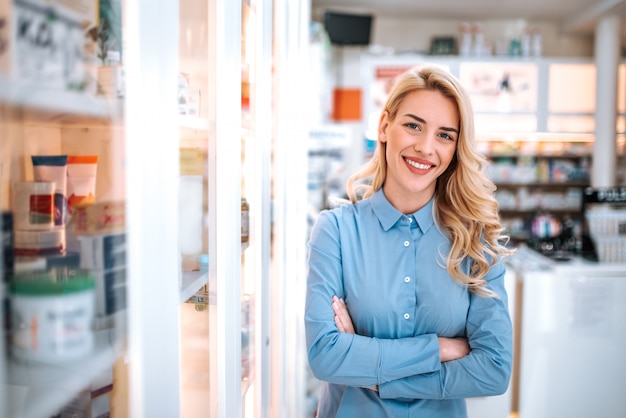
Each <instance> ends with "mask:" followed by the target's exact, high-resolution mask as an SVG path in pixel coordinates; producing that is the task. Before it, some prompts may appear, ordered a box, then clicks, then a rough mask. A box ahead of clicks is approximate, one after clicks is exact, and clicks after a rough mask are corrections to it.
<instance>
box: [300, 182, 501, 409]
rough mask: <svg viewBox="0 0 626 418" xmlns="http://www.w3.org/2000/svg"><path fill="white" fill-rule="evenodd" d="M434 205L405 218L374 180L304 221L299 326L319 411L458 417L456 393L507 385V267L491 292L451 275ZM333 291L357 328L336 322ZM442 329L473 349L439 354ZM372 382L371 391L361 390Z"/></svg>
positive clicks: (495, 275)
mask: <svg viewBox="0 0 626 418" xmlns="http://www.w3.org/2000/svg"><path fill="white" fill-rule="evenodd" d="M433 204H434V199H431V201H430V202H429V203H428V204H427V205H426V206H424V207H423V208H422V209H420V210H418V211H417V212H415V213H413V214H411V215H404V214H402V213H401V212H399V211H398V210H396V209H395V208H394V207H393V206H392V205H391V204H390V203H389V201H387V199H386V197H385V195H384V193H383V192H382V189H381V190H379V191H377V192H376V193H375V194H374V195H372V196H371V197H370V198H368V199H364V200H361V201H359V202H357V203H356V204H345V205H343V206H340V207H338V208H336V209H332V210H328V211H323V212H321V213H320V216H319V218H318V220H317V221H316V223H315V225H314V227H313V228H312V230H311V237H310V241H309V262H308V263H309V268H308V279H307V280H308V282H307V296H306V306H305V325H306V339H307V348H308V357H309V364H310V366H311V370H312V371H313V373H314V374H315V376H316V377H317V378H318V379H320V380H321V381H322V387H321V391H320V400H319V407H318V417H319V418H327V417H346V418H355V417H363V418H365V417H368V418H369V417H389V418H401V417H407V418H408V417H425V418H438V417H441V418H456V417H465V416H466V407H465V400H464V398H467V397H472V396H488V395H495V394H500V393H503V392H504V391H506V388H507V386H508V383H509V379H510V372H511V362H512V326H511V320H510V317H509V312H508V308H507V295H506V291H505V288H504V274H505V268H504V264H503V263H502V262H501V261H499V262H498V263H497V264H496V265H495V266H494V267H492V268H491V270H490V272H489V274H488V275H487V277H486V280H487V282H488V287H489V288H490V289H491V290H493V291H494V292H496V293H497V294H498V295H499V298H494V297H481V296H477V295H475V294H474V293H472V292H470V291H469V290H468V289H467V288H465V287H463V286H461V285H459V284H458V283H457V282H455V281H454V280H453V279H452V278H451V277H450V275H449V274H448V272H447V270H446V268H445V260H444V257H445V256H446V255H447V254H448V251H449V248H450V240H449V238H448V237H447V235H446V234H445V233H443V232H442V231H441V230H440V229H439V228H438V227H437V225H436V224H435V222H434V219H433ZM469 266H470V264H469V262H466V263H465V264H464V271H465V272H469ZM333 295H337V296H339V297H341V298H344V300H345V302H346V305H347V307H348V310H349V312H350V315H351V317H352V322H353V323H354V327H355V330H356V333H357V335H354V334H349V333H342V332H339V331H338V330H337V327H336V325H335V323H334V320H333V317H334V314H333V309H332V306H331V298H332V297H333ZM438 336H441V337H459V336H464V337H467V338H468V340H469V344H470V347H471V352H470V354H469V355H467V356H466V357H464V358H462V359H459V360H454V361H449V362H445V363H441V362H440V358H439V343H438V341H437V337H438ZM373 385H378V387H379V391H378V392H375V391H372V390H370V389H365V388H363V387H366V386H373Z"/></svg>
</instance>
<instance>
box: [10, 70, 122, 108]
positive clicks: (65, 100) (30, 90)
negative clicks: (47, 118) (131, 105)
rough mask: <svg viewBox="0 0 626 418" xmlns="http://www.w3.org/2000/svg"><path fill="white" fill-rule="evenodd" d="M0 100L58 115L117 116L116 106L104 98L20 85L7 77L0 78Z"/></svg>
mask: <svg viewBox="0 0 626 418" xmlns="http://www.w3.org/2000/svg"><path fill="white" fill-rule="evenodd" d="M0 101H1V102H5V103H8V104H11V105H14V106H23V107H26V108H31V109H37V110H46V111H52V112H54V113H55V114H60V115H62V114H67V113H70V114H72V115H78V116H89V117H98V118H107V117H114V116H116V115H117V110H116V108H117V105H116V104H115V103H111V102H109V101H108V100H107V99H106V98H104V97H98V96H94V95H90V94H88V93H84V92H79V91H69V90H61V89H55V88H51V87H46V86H42V85H39V84H35V83H25V82H19V81H15V80H10V79H7V78H6V77H0Z"/></svg>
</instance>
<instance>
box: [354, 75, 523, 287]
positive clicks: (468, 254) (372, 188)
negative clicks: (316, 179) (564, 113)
mask: <svg viewBox="0 0 626 418" xmlns="http://www.w3.org/2000/svg"><path fill="white" fill-rule="evenodd" d="M418 89H428V90H436V91H439V92H441V93H442V94H443V95H444V96H445V97H448V98H450V99H452V100H453V101H454V102H455V103H456V106H457V109H458V112H459V125H460V126H459V138H458V141H457V147H456V151H455V154H454V157H453V158H452V161H451V162H450V165H449V167H448V169H447V170H446V171H445V172H444V173H443V174H442V175H441V176H439V178H438V179H437V184H436V186H435V206H434V207H435V217H436V219H437V223H438V225H439V227H440V228H441V229H442V230H443V231H445V232H446V233H447V234H448V236H449V237H450V240H451V241H452V245H451V248H450V253H449V254H448V255H447V258H446V268H447V270H448V272H449V273H450V275H451V276H452V278H453V279H454V280H456V281H457V282H459V283H460V284H462V285H464V286H467V287H468V288H469V289H470V290H471V291H473V292H474V293H476V294H479V295H482V296H495V294H494V293H493V292H492V291H490V290H489V289H487V287H486V281H485V279H484V277H485V275H486V274H487V272H488V271H489V269H490V268H491V267H492V266H493V265H494V264H495V263H496V261H497V259H498V258H501V257H504V256H508V255H511V254H512V253H513V252H514V250H513V249H510V248H507V247H506V244H507V242H508V237H507V236H506V235H504V234H503V232H504V229H503V228H502V226H501V224H500V218H499V215H498V202H497V201H496V199H495V197H494V195H493V193H494V191H495V190H496V187H495V185H494V184H493V182H491V181H490V180H489V179H488V178H487V176H486V175H485V173H484V171H483V168H484V167H486V164H487V160H486V158H485V156H483V155H482V154H481V153H479V152H478V151H477V149H476V140H475V136H474V117H473V110H472V104H471V101H470V98H469V96H468V94H467V92H466V91H465V89H464V88H463V87H462V86H461V84H460V83H459V81H458V80H457V79H456V78H455V77H454V76H452V75H451V74H450V73H448V72H447V71H445V70H442V69H440V68H437V67H423V68H413V69H410V70H408V71H406V72H405V73H403V74H401V75H400V76H399V77H398V78H397V80H396V82H395V84H394V87H393V89H392V90H391V93H390V94H389V97H388V98H387V102H386V103H385V107H384V108H383V110H382V112H388V118H389V120H390V121H393V120H394V119H395V118H396V116H397V113H398V108H399V107H400V104H401V103H402V101H403V100H404V98H405V97H406V95H407V94H409V93H410V92H412V91H415V90H418ZM385 153H386V144H385V143H384V142H381V140H380V138H378V144H377V147H376V151H375V153H374V155H373V156H372V158H371V159H370V160H369V161H368V162H367V163H366V164H365V165H364V166H363V167H362V168H361V169H360V170H359V171H357V172H356V173H355V174H353V175H352V176H351V177H350V178H349V179H348V182H347V184H346V191H347V194H348V197H349V198H350V201H351V202H353V203H354V202H356V201H357V200H359V199H363V198H366V197H369V196H371V195H372V194H373V193H374V192H376V191H377V190H379V189H380V188H381V187H383V184H384V183H385V177H386V175H387V160H386V157H385ZM466 259H470V260H471V269H470V273H469V275H468V274H466V273H465V272H464V271H463V270H462V268H461V267H462V263H463V261H464V260H466Z"/></svg>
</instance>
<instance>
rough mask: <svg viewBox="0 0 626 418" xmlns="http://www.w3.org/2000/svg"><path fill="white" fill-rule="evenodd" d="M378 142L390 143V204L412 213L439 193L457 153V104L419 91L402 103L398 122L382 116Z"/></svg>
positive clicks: (437, 94) (387, 190) (386, 187)
mask: <svg viewBox="0 0 626 418" xmlns="http://www.w3.org/2000/svg"><path fill="white" fill-rule="evenodd" d="M378 134H379V138H380V140H381V141H382V142H385V143H386V145H387V148H386V159H387V175H386V178H385V184H384V185H383V191H384V192H385V196H386V197H387V199H388V200H389V201H390V202H391V204H392V205H393V206H394V207H395V208H396V209H398V210H399V211H401V212H402V213H405V214H408V213H413V212H415V211H416V210H418V209H419V208H421V207H422V206H424V205H425V204H426V203H428V201H429V200H430V198H431V197H432V196H433V194H434V192H435V185H436V180H437V177H439V176H440V175H441V174H443V173H444V172H445V171H446V169H447V168H448V166H449V165H450V162H451V161H452V158H453V157H454V153H455V151H456V144H457V140H458V138H459V114H458V111H457V107H456V103H455V102H454V101H453V100H452V99H450V98H447V97H445V96H444V95H443V94H441V93H440V92H439V91H437V90H415V91H413V92H411V93H409V94H408V95H407V96H406V97H405V98H404V100H403V101H402V103H401V105H400V107H399V109H398V114H397V115H396V118H395V119H394V120H393V121H392V120H389V115H388V114H387V112H384V113H383V115H382V116H381V121H380V125H379V131H378Z"/></svg>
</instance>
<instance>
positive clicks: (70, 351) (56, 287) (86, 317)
mask: <svg viewBox="0 0 626 418" xmlns="http://www.w3.org/2000/svg"><path fill="white" fill-rule="evenodd" d="M94 285H95V284H94V279H93V277H92V276H91V275H90V274H89V273H86V272H82V271H81V272H80V274H77V275H76V276H75V277H72V278H71V279H68V280H62V281H54V280H52V276H51V275H50V274H48V273H47V272H33V273H30V274H17V275H16V276H15V277H14V278H13V280H12V281H11V282H10V284H9V292H10V311H11V330H10V333H9V335H10V338H9V340H10V352H11V355H12V356H13V357H14V358H16V359H17V360H21V361H35V362H41V363H54V364H56V363H63V362H68V361H72V360H76V359H79V358H83V357H85V356H87V355H88V354H89V353H91V352H92V351H93V345H94V337H93V332H92V328H91V327H92V321H93V317H94Z"/></svg>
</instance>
